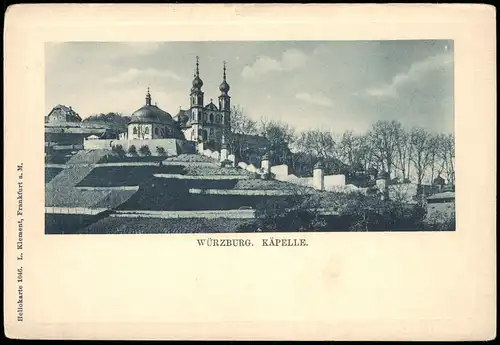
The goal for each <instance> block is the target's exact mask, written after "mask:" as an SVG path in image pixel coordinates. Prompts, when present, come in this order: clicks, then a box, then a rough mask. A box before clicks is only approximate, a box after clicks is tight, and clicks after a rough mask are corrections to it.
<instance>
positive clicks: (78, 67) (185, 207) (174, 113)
mask: <svg viewBox="0 0 500 345" xmlns="http://www.w3.org/2000/svg"><path fill="white" fill-rule="evenodd" d="M453 85H454V42H453V40H451V39H450V40H442V39H441V40H378V41H376V40H365V41H355V40H352V41H198V42H195V41H192V42H191V41H190V42H156V41H154V42H153V41H152V42H47V43H45V114H44V116H45V126H44V127H45V128H44V130H45V234H152V233H162V234H182V233H202V234H203V233H250V232H263V233H265V232H347V231H408V232H409V231H454V230H455V184H456V181H455V136H454V86H453ZM40 116H41V114H40Z"/></svg>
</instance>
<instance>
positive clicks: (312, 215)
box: [256, 191, 426, 231]
mask: <svg viewBox="0 0 500 345" xmlns="http://www.w3.org/2000/svg"><path fill="white" fill-rule="evenodd" d="M320 208H324V209H328V210H333V211H337V212H338V215H333V216H332V215H322V214H320V212H318V209H320ZM425 214H426V209H425V207H424V206H423V205H422V204H417V205H408V204H405V203H403V202H399V201H394V200H380V196H379V195H365V194H362V193H359V192H353V193H332V192H321V193H319V192H318V193H313V194H312V195H308V194H302V193H300V191H297V193H293V194H292V195H290V196H286V197H283V198H269V199H267V198H266V199H265V200H264V201H263V202H262V203H261V204H259V205H258V206H257V209H256V216H257V218H258V220H259V221H260V226H261V227H262V228H263V229H265V231H333V230H340V231H346V230H347V231H398V230H422V229H424V224H423V219H424V217H425Z"/></svg>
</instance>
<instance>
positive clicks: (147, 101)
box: [146, 86, 151, 105]
mask: <svg viewBox="0 0 500 345" xmlns="http://www.w3.org/2000/svg"><path fill="white" fill-rule="evenodd" d="M146 105H151V94H150V93H149V86H148V92H147V93H146Z"/></svg>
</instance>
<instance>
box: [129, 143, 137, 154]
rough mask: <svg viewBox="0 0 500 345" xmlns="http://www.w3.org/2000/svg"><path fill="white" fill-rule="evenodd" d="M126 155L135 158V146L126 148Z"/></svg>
mask: <svg viewBox="0 0 500 345" xmlns="http://www.w3.org/2000/svg"><path fill="white" fill-rule="evenodd" d="M128 153H129V154H130V155H131V156H137V149H136V148H135V145H130V147H129V148H128Z"/></svg>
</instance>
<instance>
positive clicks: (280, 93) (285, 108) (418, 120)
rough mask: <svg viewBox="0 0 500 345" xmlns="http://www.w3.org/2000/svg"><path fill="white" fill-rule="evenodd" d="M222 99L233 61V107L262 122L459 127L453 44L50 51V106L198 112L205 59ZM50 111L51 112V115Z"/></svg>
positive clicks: (62, 47)
mask: <svg viewBox="0 0 500 345" xmlns="http://www.w3.org/2000/svg"><path fill="white" fill-rule="evenodd" d="M197 55H198V56H199V57H200V75H201V78H202V79H203V82H204V86H203V90H204V92H205V100H206V102H207V103H208V102H209V101H210V99H211V98H213V99H214V103H215V102H216V99H217V97H218V95H219V89H218V86H219V84H220V83H221V80H222V62H223V61H224V60H225V61H227V80H228V83H229V84H230V85H231V91H230V95H231V97H232V102H233V104H236V105H240V106H241V107H242V108H243V109H244V111H245V113H246V114H247V115H248V116H250V117H251V118H254V119H256V120H258V119H260V118H261V117H265V118H267V119H275V120H281V121H285V122H288V123H290V124H292V125H294V126H295V127H296V128H297V129H298V130H306V129H310V128H321V129H328V130H332V131H334V132H343V131H344V130H346V129H351V130H354V131H359V132H363V131H365V130H366V129H368V128H369V127H370V126H371V124H373V123H374V122H375V121H377V120H391V119H396V120H400V121H401V122H402V123H403V124H404V125H405V126H408V127H411V126H420V127H424V128H427V129H429V130H431V131H434V132H452V131H453V42H452V41H442V40H441V41H428V40H426V41H269V42H168V43H163V42H157V43H156V42H152V43H141V42H137V43H135V42H134V43H125V42H124V43H99V42H72V43H48V44H47V45H46V109H45V112H46V114H48V112H49V111H50V109H52V107H53V106H55V105H57V104H65V105H68V106H69V105H71V106H72V107H73V109H75V110H76V111H77V112H78V113H79V114H80V115H81V116H82V117H87V116H89V115H92V114H95V113H106V112H111V111H114V112H121V113H124V114H127V115H130V114H131V113H132V112H133V111H135V110H136V109H138V108H140V107H141V106H142V105H144V102H145V101H144V97H145V93H146V89H147V87H150V88H151V94H152V99H153V102H157V104H158V106H159V107H160V108H162V109H164V110H166V111H168V112H169V113H171V114H172V115H175V114H176V113H177V112H178V109H179V107H182V108H183V109H185V108H188V106H189V92H190V88H191V81H192V79H193V72H194V67H195V59H196V56H197ZM46 114H44V115H46Z"/></svg>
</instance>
